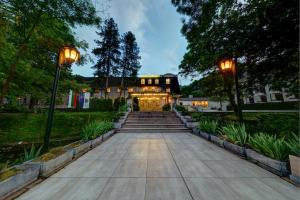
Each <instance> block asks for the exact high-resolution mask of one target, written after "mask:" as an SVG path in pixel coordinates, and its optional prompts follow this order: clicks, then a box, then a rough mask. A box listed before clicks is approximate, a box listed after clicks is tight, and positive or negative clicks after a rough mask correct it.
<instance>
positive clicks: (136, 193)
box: [98, 178, 146, 200]
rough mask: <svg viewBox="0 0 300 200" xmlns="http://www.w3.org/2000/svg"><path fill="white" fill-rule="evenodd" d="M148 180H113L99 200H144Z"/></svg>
mask: <svg viewBox="0 0 300 200" xmlns="http://www.w3.org/2000/svg"><path fill="white" fill-rule="evenodd" d="M145 185H146V178H111V179H110V181H109V182H108V184H107V185H106V187H105V188H104V190H103V192H102V194H101V195H100V197H99V198H98V200H143V199H144V197H145Z"/></svg>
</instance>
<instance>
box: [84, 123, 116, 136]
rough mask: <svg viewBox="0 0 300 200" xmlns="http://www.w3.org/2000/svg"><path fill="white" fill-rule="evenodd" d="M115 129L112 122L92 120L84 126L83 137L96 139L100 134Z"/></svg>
mask: <svg viewBox="0 0 300 200" xmlns="http://www.w3.org/2000/svg"><path fill="white" fill-rule="evenodd" d="M112 129H113V123H112V122H106V121H102V122H91V123H89V124H87V125H86V126H85V127H83V130H82V135H81V136H82V139H83V140H85V141H87V140H90V139H94V138H96V137H97V136H99V135H102V134H104V133H106V132H108V131H110V130H112Z"/></svg>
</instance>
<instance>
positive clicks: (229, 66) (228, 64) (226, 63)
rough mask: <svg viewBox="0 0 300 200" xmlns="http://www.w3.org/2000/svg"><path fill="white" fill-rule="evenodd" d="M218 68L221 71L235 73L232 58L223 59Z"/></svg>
mask: <svg viewBox="0 0 300 200" xmlns="http://www.w3.org/2000/svg"><path fill="white" fill-rule="evenodd" d="M219 68H220V69H221V71H232V72H234V71H235V64H234V60H233V59H232V58H224V59H222V60H220V62H219Z"/></svg>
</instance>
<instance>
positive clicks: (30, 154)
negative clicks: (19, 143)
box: [22, 144, 43, 162]
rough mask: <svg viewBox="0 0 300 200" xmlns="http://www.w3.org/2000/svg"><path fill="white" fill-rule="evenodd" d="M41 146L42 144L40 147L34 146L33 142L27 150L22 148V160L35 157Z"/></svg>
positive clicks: (38, 153)
mask: <svg viewBox="0 0 300 200" xmlns="http://www.w3.org/2000/svg"><path fill="white" fill-rule="evenodd" d="M42 148H43V146H40V148H35V146H34V144H32V145H31V148H30V150H29V151H27V149H24V157H23V159H22V160H23V162H25V161H27V160H32V159H34V158H37V157H38V156H39V155H40V153H41V150H42Z"/></svg>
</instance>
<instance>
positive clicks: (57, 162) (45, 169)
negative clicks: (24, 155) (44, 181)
mask: <svg viewBox="0 0 300 200" xmlns="http://www.w3.org/2000/svg"><path fill="white" fill-rule="evenodd" d="M45 155H46V154H45ZM73 156H74V150H71V149H68V150H66V152H65V153H63V154H60V155H59V156H57V157H55V158H53V159H51V160H47V161H42V160H39V159H35V160H33V161H31V162H29V163H28V164H29V165H36V164H38V165H40V176H42V177H48V176H49V175H51V173H53V172H54V171H56V170H57V169H59V168H60V167H62V166H64V165H66V164H67V163H68V162H70V161H71V160H72V159H73Z"/></svg>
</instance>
